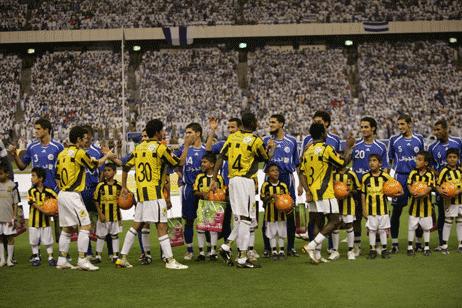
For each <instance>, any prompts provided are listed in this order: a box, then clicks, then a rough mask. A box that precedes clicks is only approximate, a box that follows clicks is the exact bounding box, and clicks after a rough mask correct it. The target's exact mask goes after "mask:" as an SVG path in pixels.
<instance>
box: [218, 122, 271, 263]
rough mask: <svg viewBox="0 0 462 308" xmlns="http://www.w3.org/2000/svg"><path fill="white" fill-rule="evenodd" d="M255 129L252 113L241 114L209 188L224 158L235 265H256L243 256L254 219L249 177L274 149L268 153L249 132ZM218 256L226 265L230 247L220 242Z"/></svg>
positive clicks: (253, 199) (261, 141) (247, 246)
mask: <svg viewBox="0 0 462 308" xmlns="http://www.w3.org/2000/svg"><path fill="white" fill-rule="evenodd" d="M256 129H257V119H256V117H255V115H254V114H253V113H244V114H243V115H242V130H241V131H237V132H235V133H233V134H231V135H229V137H228V139H226V142H225V144H224V145H223V148H222V150H221V152H220V155H219V158H218V161H217V164H216V165H215V169H214V174H213V180H212V184H211V189H212V190H215V189H216V187H217V176H218V172H219V170H220V169H221V167H222V165H223V160H228V174H229V199H230V203H231V207H232V211H233V215H234V217H235V224H234V229H235V230H236V232H237V244H238V247H239V249H240V252H239V257H238V260H237V266H238V267H240V268H257V267H260V266H259V265H257V264H255V263H252V262H251V261H249V260H248V258H247V250H248V248H249V242H250V228H251V223H252V220H255V219H256V205H255V183H254V181H253V180H252V179H251V177H252V176H253V175H254V174H255V173H256V172H257V170H258V163H259V161H267V160H268V159H269V158H270V157H271V156H272V151H273V150H274V148H272V147H271V145H270V146H269V147H268V151H269V152H270V155H268V153H267V151H266V150H265V147H264V145H263V140H262V139H261V138H260V137H258V136H256V135H255V134H253V132H254V131H255V130H256ZM221 248H222V250H221V251H220V254H221V256H222V257H223V258H224V259H225V261H226V262H228V264H229V260H231V251H230V247H229V245H227V244H223V245H221Z"/></svg>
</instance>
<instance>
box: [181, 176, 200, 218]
mask: <svg viewBox="0 0 462 308" xmlns="http://www.w3.org/2000/svg"><path fill="white" fill-rule="evenodd" d="M197 203H198V199H197V198H196V196H194V190H193V187H192V185H188V184H185V185H183V186H182V187H181V215H182V217H183V218H185V219H195V218H196V217H197Z"/></svg>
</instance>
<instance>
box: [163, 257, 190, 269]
mask: <svg viewBox="0 0 462 308" xmlns="http://www.w3.org/2000/svg"><path fill="white" fill-rule="evenodd" d="M165 268H168V269H187V268H188V266H187V265H183V264H181V263H178V262H177V261H176V260H175V259H170V260H169V261H167V263H165Z"/></svg>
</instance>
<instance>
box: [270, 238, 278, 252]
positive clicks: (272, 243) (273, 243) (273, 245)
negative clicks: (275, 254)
mask: <svg viewBox="0 0 462 308" xmlns="http://www.w3.org/2000/svg"><path fill="white" fill-rule="evenodd" d="M269 241H270V246H271V250H274V249H276V243H277V240H276V238H275V237H274V238H270V239H269Z"/></svg>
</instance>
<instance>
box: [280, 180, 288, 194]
mask: <svg viewBox="0 0 462 308" xmlns="http://www.w3.org/2000/svg"><path fill="white" fill-rule="evenodd" d="M281 186H282V188H283V189H284V194H288V193H289V188H288V187H287V184H286V183H284V182H281Z"/></svg>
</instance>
